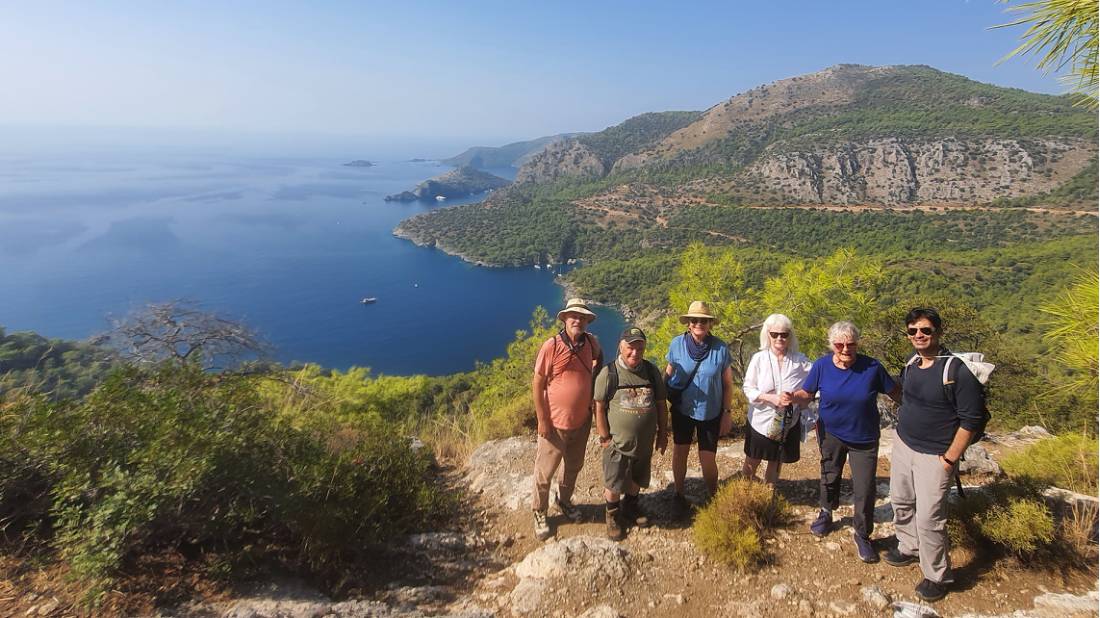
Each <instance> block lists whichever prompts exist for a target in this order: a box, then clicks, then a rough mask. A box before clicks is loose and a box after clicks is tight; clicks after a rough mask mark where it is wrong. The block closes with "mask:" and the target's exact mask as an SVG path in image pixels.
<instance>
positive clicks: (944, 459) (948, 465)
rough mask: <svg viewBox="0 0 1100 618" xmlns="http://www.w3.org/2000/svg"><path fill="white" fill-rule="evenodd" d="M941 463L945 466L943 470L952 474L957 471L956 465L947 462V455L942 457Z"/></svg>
mask: <svg viewBox="0 0 1100 618" xmlns="http://www.w3.org/2000/svg"><path fill="white" fill-rule="evenodd" d="M940 463H941V464H943V469H944V471H946V472H947V473H948V474H950V473H951V472H952V471H953V470H954V469H955V464H953V463H951V462H950V461H948V460H947V456H946V455H940Z"/></svg>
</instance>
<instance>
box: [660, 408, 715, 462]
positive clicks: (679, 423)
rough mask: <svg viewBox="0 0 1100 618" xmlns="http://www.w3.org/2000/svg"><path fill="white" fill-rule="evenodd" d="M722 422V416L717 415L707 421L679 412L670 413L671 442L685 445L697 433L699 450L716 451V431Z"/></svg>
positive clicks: (690, 441) (689, 442)
mask: <svg viewBox="0 0 1100 618" xmlns="http://www.w3.org/2000/svg"><path fill="white" fill-rule="evenodd" d="M721 423H722V416H721V415H718V416H716V417H714V418H712V419H710V420H709V421H697V420H695V419H693V418H691V417H690V416H684V415H683V414H680V413H679V412H673V413H672V443H673V444H679V445H681V446H682V445H685V444H691V443H692V441H693V440H694V439H695V435H696V434H698V435H699V450H700V451H709V452H711V453H716V452H718V431H719V426H720V425H721Z"/></svg>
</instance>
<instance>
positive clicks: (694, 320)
mask: <svg viewBox="0 0 1100 618" xmlns="http://www.w3.org/2000/svg"><path fill="white" fill-rule="evenodd" d="M688 322H690V323H692V324H710V318H688Z"/></svg>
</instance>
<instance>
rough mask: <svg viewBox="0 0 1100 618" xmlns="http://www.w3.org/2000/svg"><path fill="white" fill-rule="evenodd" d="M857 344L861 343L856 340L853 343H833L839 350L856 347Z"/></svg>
mask: <svg viewBox="0 0 1100 618" xmlns="http://www.w3.org/2000/svg"><path fill="white" fill-rule="evenodd" d="M857 345H859V343H858V342H856V341H853V342H851V343H839V342H837V343H834V344H833V347H834V348H836V349H838V350H844V349H847V348H854V347H856V346H857Z"/></svg>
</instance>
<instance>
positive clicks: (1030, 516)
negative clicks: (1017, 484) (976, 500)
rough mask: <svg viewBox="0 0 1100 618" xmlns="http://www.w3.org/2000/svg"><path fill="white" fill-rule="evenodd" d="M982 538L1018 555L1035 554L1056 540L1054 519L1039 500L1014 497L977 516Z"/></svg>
mask: <svg viewBox="0 0 1100 618" xmlns="http://www.w3.org/2000/svg"><path fill="white" fill-rule="evenodd" d="M977 523H978V529H979V530H980V531H981V534H982V536H983V537H985V538H987V539H989V540H990V541H992V542H994V543H996V544H998V545H1000V546H1002V547H1004V548H1005V549H1007V550H1009V551H1010V552H1012V553H1014V554H1017V555H1026V554H1032V553H1035V552H1036V551H1037V550H1038V549H1039V548H1041V547H1044V546H1046V545H1049V544H1050V543H1051V542H1053V541H1054V518H1053V517H1052V516H1051V514H1050V511H1049V510H1048V509H1047V507H1046V505H1045V504H1043V503H1042V502H1041V501H1038V500H1030V499H1020V498H1017V499H1013V500H1010V501H1009V503H1008V504H1007V505H997V506H995V507H993V508H992V509H990V510H988V511H986V512H985V513H982V514H981V515H979V516H978V520H977Z"/></svg>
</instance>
